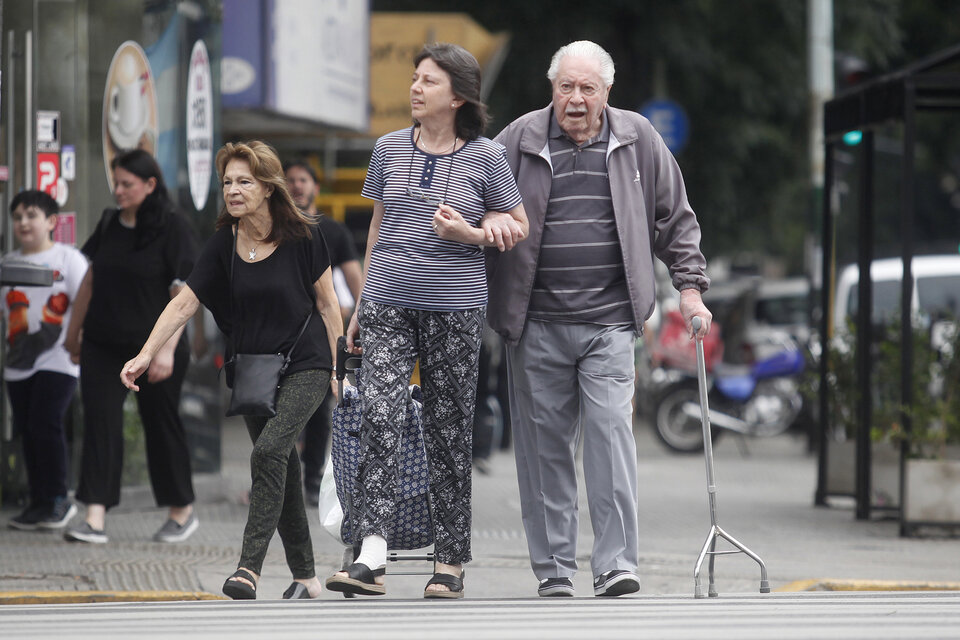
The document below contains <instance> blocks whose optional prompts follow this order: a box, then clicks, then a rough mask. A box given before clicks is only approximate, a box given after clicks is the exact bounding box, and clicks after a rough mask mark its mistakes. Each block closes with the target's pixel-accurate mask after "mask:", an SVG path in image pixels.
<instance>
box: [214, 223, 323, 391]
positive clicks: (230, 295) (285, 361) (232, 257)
mask: <svg viewBox="0 0 960 640" xmlns="http://www.w3.org/2000/svg"><path fill="white" fill-rule="evenodd" d="M239 231H240V226H239V222H238V223H237V224H235V225H233V249H232V252H231V255H230V290H229V293H228V296H227V297H228V298H229V299H230V318H231V319H232V320H233V321H234V323H235V322H236V318H234V316H233V265H234V263H235V262H236V261H237V236H238V235H239ZM312 317H313V305H311V306H310V313H308V314H307V319H306V320H304V321H303V326H302V327H300V333H298V334H297V339H296V340H294V341H293V345H291V347H290V349H289V350H288V351H287V353H286V355H285V356H284V357H283V365H282V366H281V367H280V375H283V373H284V372H285V371H286V370H287V367H289V366H290V358H291V357H292V356H293V350H294V349H296V348H297V344H299V343H300V338H302V337H303V332H304V331H306V330H307V326H308V325H309V324H310V318H312ZM235 334H236V326H234V330H233V331H232V332H231V335H230V342H231V343H233V355H234V356H236V355H237V345H236V343H235V338H234V335H235Z"/></svg>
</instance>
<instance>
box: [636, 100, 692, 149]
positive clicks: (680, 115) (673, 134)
mask: <svg viewBox="0 0 960 640" xmlns="http://www.w3.org/2000/svg"><path fill="white" fill-rule="evenodd" d="M640 113H641V114H642V115H643V116H644V117H646V118H647V120H649V121H650V123H651V124H652V125H653V128H654V129H656V130H657V132H658V133H659V134H660V136H661V137H662V138H663V142H664V143H665V144H666V145H667V148H668V149H670V151H671V152H672V153H679V152H680V151H682V150H683V148H684V147H685V146H687V141H688V140H689V139H690V120H689V119H688V118H687V112H686V111H684V110H683V107H681V106H680V105H679V104H677V103H676V102H674V101H673V100H667V99H665V98H657V99H654V100H650V101H649V102H647V103H645V104H644V105H643V106H641V107H640Z"/></svg>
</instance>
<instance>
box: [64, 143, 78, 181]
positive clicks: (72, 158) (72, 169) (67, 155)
mask: <svg viewBox="0 0 960 640" xmlns="http://www.w3.org/2000/svg"><path fill="white" fill-rule="evenodd" d="M60 176H61V177H62V178H63V179H64V180H74V179H75V178H76V177H77V149H76V147H74V146H73V145H72V144H65V145H63V150H61V151H60Z"/></svg>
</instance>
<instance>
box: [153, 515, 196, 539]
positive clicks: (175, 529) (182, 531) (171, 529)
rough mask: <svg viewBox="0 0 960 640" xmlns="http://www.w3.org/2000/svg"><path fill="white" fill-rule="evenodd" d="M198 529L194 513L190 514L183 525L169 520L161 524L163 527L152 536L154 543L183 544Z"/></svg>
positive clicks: (171, 519)
mask: <svg viewBox="0 0 960 640" xmlns="http://www.w3.org/2000/svg"><path fill="white" fill-rule="evenodd" d="M199 527H200V521H199V520H197V514H196V512H191V513H190V517H189V518H187V521H186V522H184V523H183V524H177V521H176V520H174V519H173V518H170V519H169V520H167V521H166V522H164V523H163V526H162V527H160V529H158V530H157V532H156V533H155V534H153V541H154V542H183V541H184V540H186V539H187V538H189V537H190V536H192V535H193V532H194V531H196V530H197V529H198V528H199Z"/></svg>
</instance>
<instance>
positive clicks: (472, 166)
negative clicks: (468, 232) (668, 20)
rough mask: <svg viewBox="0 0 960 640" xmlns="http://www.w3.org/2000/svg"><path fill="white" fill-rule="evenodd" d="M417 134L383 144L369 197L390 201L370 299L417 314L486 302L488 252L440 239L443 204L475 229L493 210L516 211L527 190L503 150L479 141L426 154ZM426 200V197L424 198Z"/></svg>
mask: <svg viewBox="0 0 960 640" xmlns="http://www.w3.org/2000/svg"><path fill="white" fill-rule="evenodd" d="M413 135H414V129H413V127H410V128H408V129H401V130H400V131H394V132H392V133H388V134H386V135H385V136H383V137H381V138H380V139H379V140H377V144H376V145H375V146H374V149H373V155H372V156H371V158H370V168H369V169H368V171H367V178H366V181H365V182H364V184H363V190H362V192H361V193H362V195H363V196H364V197H366V198H370V199H371V200H376V201H378V202H382V203H383V208H384V214H383V221H382V222H381V224H380V236H379V239H378V240H377V243H376V244H375V245H374V247H373V249H372V251H371V254H370V264H369V265H367V278H366V282H365V283H364V287H363V298H364V299H366V300H371V301H374V302H380V303H382V304H390V305H395V306H399V307H407V308H412V309H426V310H434V311H444V310H453V309H472V308H475V307H482V306H484V305H486V303H487V279H486V273H485V270H484V259H483V250H482V249H481V248H480V247H477V246H475V245H468V244H462V243H460V242H452V241H448V240H441V239H440V238H439V237H438V236H437V234H436V233H435V232H434V230H433V214H434V212H435V211H436V210H437V202H443V203H445V204H448V205H450V206H451V207H453V208H454V209H456V210H457V211H458V212H459V213H460V215H461V216H463V218H464V219H465V220H466V221H467V222H468V223H469V224H471V225H474V226H476V225H477V224H479V223H480V218H482V217H483V215H484V214H485V213H486V212H487V211H509V210H510V209H513V208H514V207H516V206H517V205H518V204H520V202H521V198H520V192H519V191H518V190H517V185H516V182H515V181H514V179H513V174H512V173H511V172H510V167H509V165H508V164H507V158H506V152H505V150H504V148H503V146H502V145H500V144H498V143H496V142H493V141H492V140H489V139H487V138H477V139H476V140H471V141H469V142H467V143H466V144H464V145H463V147H461V148H460V149H458V150H456V151H454V152H453V153H449V154H446V155H433V154H429V153H426V152H424V151H421V150H420V149H419V148H417V147H416V145H415V144H414V138H413ZM421 198H426V199H428V200H426V199H421Z"/></svg>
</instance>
